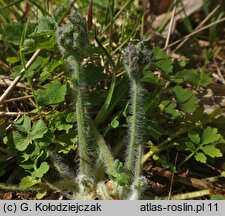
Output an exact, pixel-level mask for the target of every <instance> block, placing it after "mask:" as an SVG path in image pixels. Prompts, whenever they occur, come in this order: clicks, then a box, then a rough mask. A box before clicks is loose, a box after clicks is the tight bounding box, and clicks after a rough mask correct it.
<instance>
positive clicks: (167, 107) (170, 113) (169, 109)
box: [159, 100, 181, 119]
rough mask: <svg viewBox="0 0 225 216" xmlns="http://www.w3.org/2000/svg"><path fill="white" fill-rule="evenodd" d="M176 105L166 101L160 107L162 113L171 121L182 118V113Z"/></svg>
mask: <svg viewBox="0 0 225 216" xmlns="http://www.w3.org/2000/svg"><path fill="white" fill-rule="evenodd" d="M176 106H177V105H176V104H175V103H173V102H170V101H169V100H164V101H162V102H161V104H160V105H159V107H160V109H161V111H162V113H164V114H165V115H166V116H167V117H169V118H170V119H176V118H177V117H179V116H181V112H180V111H179V110H177V109H176Z"/></svg>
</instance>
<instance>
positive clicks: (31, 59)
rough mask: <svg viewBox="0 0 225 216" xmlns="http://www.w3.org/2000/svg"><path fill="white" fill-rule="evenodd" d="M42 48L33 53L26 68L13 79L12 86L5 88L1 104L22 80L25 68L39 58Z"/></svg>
mask: <svg viewBox="0 0 225 216" xmlns="http://www.w3.org/2000/svg"><path fill="white" fill-rule="evenodd" d="M40 51H41V49H38V50H36V52H35V53H34V54H33V56H32V57H31V58H30V60H29V61H28V62H27V64H26V65H25V68H23V69H22V70H21V71H20V73H19V75H18V76H17V77H16V78H15V79H14V80H13V82H12V83H11V84H10V86H9V87H8V88H7V89H6V90H5V92H4V93H3V94H2V96H1V97H0V104H1V103H3V101H4V100H5V99H6V98H7V96H8V95H9V94H10V93H11V92H12V90H13V89H14V88H15V86H16V85H17V83H18V82H19V81H20V79H21V78H22V77H23V75H24V73H25V69H28V68H29V67H30V66H31V64H32V63H33V62H34V60H35V59H36V58H37V56H38V54H39V53H40Z"/></svg>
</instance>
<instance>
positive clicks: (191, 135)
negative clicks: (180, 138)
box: [188, 131, 201, 145]
mask: <svg viewBox="0 0 225 216" xmlns="http://www.w3.org/2000/svg"><path fill="white" fill-rule="evenodd" d="M188 137H189V138H190V140H191V141H192V142H193V143H194V144H197V145H198V144H199V143H200V141H201V139H200V136H199V134H198V133H196V132H193V131H190V132H188Z"/></svg>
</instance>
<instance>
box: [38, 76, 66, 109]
mask: <svg viewBox="0 0 225 216" xmlns="http://www.w3.org/2000/svg"><path fill="white" fill-rule="evenodd" d="M44 87H45V90H37V91H36V95H37V101H38V103H39V104H40V105H56V104H60V103H62V102H64V101H65V96H66V92H67V85H66V84H64V85H62V84H61V83H60V82H59V81H58V80H54V81H52V82H51V83H49V84H46V85H45V86H44Z"/></svg>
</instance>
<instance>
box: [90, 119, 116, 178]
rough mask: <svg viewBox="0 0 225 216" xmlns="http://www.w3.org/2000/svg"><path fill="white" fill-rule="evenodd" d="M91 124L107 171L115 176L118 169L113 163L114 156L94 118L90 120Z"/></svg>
mask: <svg viewBox="0 0 225 216" xmlns="http://www.w3.org/2000/svg"><path fill="white" fill-rule="evenodd" d="M89 125H90V127H91V130H92V132H93V136H94V139H95V142H96V144H97V145H98V148H99V151H100V156H101V157H102V158H103V162H104V165H105V167H106V171H107V173H108V174H109V175H112V176H115V175H116V171H115V169H113V167H112V165H113V163H114V158H113V156H112V153H111V151H110V149H109V147H108V146H107V144H106V143H105V140H104V139H103V137H102V135H101V134H100V133H99V132H98V130H97V128H96V126H95V125H94V122H93V121H92V120H90V121H89Z"/></svg>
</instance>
